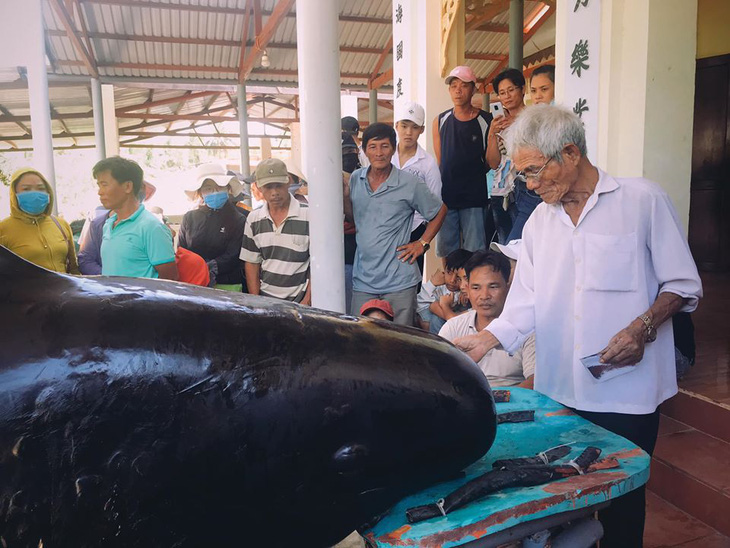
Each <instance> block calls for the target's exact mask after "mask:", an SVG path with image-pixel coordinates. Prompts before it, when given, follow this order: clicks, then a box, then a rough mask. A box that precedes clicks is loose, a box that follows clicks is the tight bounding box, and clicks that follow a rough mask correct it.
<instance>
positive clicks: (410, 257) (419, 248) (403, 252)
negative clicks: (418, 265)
mask: <svg viewBox="0 0 730 548" xmlns="http://www.w3.org/2000/svg"><path fill="white" fill-rule="evenodd" d="M396 251H399V252H400V255H398V260H399V261H403V262H406V261H407V262H408V263H409V264H413V261H415V260H416V259H417V258H418V257H420V256H421V255H423V254H424V253H426V250H425V249H424V248H423V244H421V242H411V243H409V244H406V245H402V246H400V247H399V248H398V249H396Z"/></svg>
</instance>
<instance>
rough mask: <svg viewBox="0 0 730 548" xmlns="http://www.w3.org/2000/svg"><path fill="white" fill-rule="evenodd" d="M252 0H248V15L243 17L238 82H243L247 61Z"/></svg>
mask: <svg viewBox="0 0 730 548" xmlns="http://www.w3.org/2000/svg"><path fill="white" fill-rule="evenodd" d="M251 10H252V6H251V0H246V15H245V16H244V17H243V29H242V30H241V53H240V55H239V57H238V83H239V84H242V83H243V82H244V80H245V78H244V77H243V66H244V64H245V62H246V48H247V47H248V28H249V27H250V26H251Z"/></svg>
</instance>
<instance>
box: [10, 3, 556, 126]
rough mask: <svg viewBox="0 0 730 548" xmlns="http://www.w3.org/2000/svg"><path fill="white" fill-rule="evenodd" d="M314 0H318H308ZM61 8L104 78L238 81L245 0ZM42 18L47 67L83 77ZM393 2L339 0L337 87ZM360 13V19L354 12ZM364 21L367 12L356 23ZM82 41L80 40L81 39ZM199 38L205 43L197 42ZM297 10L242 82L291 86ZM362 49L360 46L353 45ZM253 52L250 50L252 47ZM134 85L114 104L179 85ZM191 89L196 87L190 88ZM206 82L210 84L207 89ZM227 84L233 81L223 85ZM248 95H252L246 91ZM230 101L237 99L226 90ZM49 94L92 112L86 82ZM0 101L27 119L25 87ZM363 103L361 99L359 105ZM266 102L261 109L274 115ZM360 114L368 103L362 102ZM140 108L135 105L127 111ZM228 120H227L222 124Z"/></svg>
mask: <svg viewBox="0 0 730 548" xmlns="http://www.w3.org/2000/svg"><path fill="white" fill-rule="evenodd" d="M277 1H278V0H262V1H261V7H262V24H263V25H264V26H265V25H266V23H267V21H268V19H269V16H268V14H270V13H271V12H272V11H273V10H274V9H275V7H276V5H277ZM312 1H316V0H312ZM60 3H61V4H63V5H64V6H68V5H74V6H75V5H78V6H79V7H80V10H81V13H79V11H78V10H76V9H73V10H72V12H71V13H70V16H71V19H72V21H73V24H74V26H75V27H76V28H77V29H82V28H86V29H88V31H89V33H90V34H91V38H90V41H91V44H92V50H93V58H94V59H95V62H96V63H97V65H98V71H99V74H100V75H101V76H102V77H117V78H146V79H153V78H154V79H160V78H164V79H169V80H170V81H174V80H177V79H184V82H186V83H187V84H185V85H188V86H189V85H190V82H195V81H200V82H201V86H200V87H199V88H197V89H198V90H199V89H206V86H208V85H209V84H210V82H211V81H215V82H217V84H224V83H230V85H231V86H233V85H235V84H236V83H237V82H238V70H239V61H240V52H241V49H240V41H241V36H242V28H243V25H244V19H245V16H244V10H245V7H246V4H247V2H246V0H80V1H79V2H78V4H74V3H73V2H72V3H68V2H63V1H61V2H60ZM541 5H542V3H541V2H538V1H535V0H526V2H525V18H526V19H528V18H529V17H530V16H531V15H532V14H533V12H534V10H535V8H536V7H538V6H541ZM43 17H44V23H45V26H46V29H47V38H48V44H49V47H48V48H47V49H48V57H49V60H50V62H51V65H52V66H51V70H50V72H52V73H53V74H56V75H68V76H78V77H83V76H88V75H89V71H88V69H87V67H86V65H85V63H84V59H83V57H82V56H81V55H80V53H79V52H78V51H77V50H76V48H75V47H74V44H73V42H72V41H71V40H70V39H69V37H68V36H67V35H66V31H65V27H64V25H63V24H62V21H61V18H60V17H59V15H58V14H57V13H56V11H55V10H54V9H53V8H52V7H51V5H50V2H49V0H43ZM391 17H392V1H391V0H370V1H365V2H363V1H362V0H340V23H339V42H340V46H341V48H344V51H342V50H341V52H340V70H341V74H342V82H343V84H344V85H353V86H358V85H359V86H364V85H366V84H367V82H368V78H369V76H370V74H371V73H372V72H373V69H374V67H375V65H376V62H377V60H378V58H379V57H380V53H381V52H382V50H383V48H384V47H385V45H386V44H387V43H388V41H389V39H390V38H391V31H392V25H391V24H390V20H391ZM357 18H360V19H357ZM362 18H366V20H363V19H362ZM508 20H509V13H508V12H506V11H505V12H503V13H501V14H499V15H498V16H496V17H495V18H493V19H492V21H491V23H492V24H493V25H494V24H500V25H505V24H507V22H508ZM254 26H255V22H254V17H251V18H250V23H249V30H248V41H249V44H251V43H252V40H253V36H254ZM554 36H555V30H554V17H552V18H551V20H549V21H548V22H547V23H545V24H544V25H543V28H542V29H541V30H540V31H539V32H538V33H537V34H536V35H535V36H533V37H532V39H531V40H530V41H528V42H527V43H526V45H525V51H524V54H525V56H528V55H531V54H532V53H535V52H536V51H538V50H541V49H544V48H547V47H549V46H551V45H553V44H554ZM82 41H84V38H83V37H82ZM201 42H206V43H201ZM296 42H297V36H296V17H295V10H294V9H292V11H291V13H289V14H288V15H287V16H285V17H284V18H283V19H282V21H281V22H280V24H279V26H278V27H277V29H276V31H275V33H274V35H273V37H272V40H271V42H270V43H269V45H267V47H266V51H267V55H268V58H269V61H270V66H269V67H268V68H263V67H261V66H260V59H257V60H256V63H255V66H254V68H253V70H252V72H251V74H250V76H249V78H248V80H247V86H248V89H249V90H251V89H253V88H255V87H256V86H268V88H269V89H271V88H272V86H275V87H278V88H280V87H281V84H282V83H284V84H285V85H286V86H287V87H289V86H290V87H292V88H296V82H297V74H296V71H297V51H296ZM508 48H509V36H508V34H507V33H505V32H493V31H489V32H488V31H480V30H475V31H472V32H468V33H467V35H466V51H467V52H468V53H477V54H491V55H507V54H508ZM352 49H356V50H357V49H359V50H362V51H352ZM249 51H250V50H249ZM467 62H468V64H469V65H471V66H472V67H473V68H474V70H475V72H476V74H477V76H478V77H480V78H484V77H486V76H488V75H490V74H491V73H492V72H493V71H495V70H496V69H497V68H498V67H499V66H501V64H502V63H501V62H500V61H496V60H480V59H468V60H467ZM391 66H392V56H391V55H390V54H388V55H387V56H386V58H385V60H384V63H383V64H382V67H381V69H380V71H381V72H383V71H386V70H388V69H389V68H390V67H391ZM129 85H130V86H134V87H124V86H121V85H116V90H115V101H116V107H117V108H118V109H120V108H125V107H130V106H132V105H137V104H141V103H144V102H145V101H148V100H149V99H150V97H153V99H154V100H155V101H160V100H165V99H173V98H176V97H180V98H181V101H182V97H183V94H184V91H185V90H184V87H183V85H182V84H181V85H179V86H174V87H175V88H176V89H155V90H154V92H153V93H151V92H150V90H149V89H144V87H140V86H144V84H143V83H142V84H137V83H135V84H131V83H130V84H129ZM193 89H196V88H193ZM208 89H210V88H208ZM229 89H230V90H231V91H232V90H233V87H231V88H229ZM282 93H283V94H284V95H281V94H280V95H279V96H277V100H278V101H280V102H290V101H292V100H293V98H294V95H291V94H289V95H286V91H282ZM249 96H251V95H249ZM232 99H233V101H234V103H235V100H236V98H235V96H233V97H232ZM50 100H51V104H52V106H53V108H54V109H55V112H57V113H58V114H59V115H61V116H63V115H64V114H66V115H68V114H78V113H89V112H90V111H91V94H90V88H89V85H88V84H87V83H83V84H79V85H78V86H74V87H68V86H63V87H61V86H51V88H50ZM230 103H231V99H230V98H229V96H228V95H227V94H226V93H221V94H218V95H217V96H214V95H209V96H205V97H200V98H194V99H192V100H189V101H187V102H185V103H184V104H183V103H182V102H176V101H172V102H167V103H166V104H164V105H160V106H155V107H153V108H152V109H151V110H150V112H152V113H154V114H158V115H170V114H196V113H200V112H202V111H204V110H205V109H206V108H211V109H214V110H215V109H219V108H224V107H231V108H233V107H232V106H231V104H230ZM0 105H3V106H4V107H5V108H7V109H8V110H9V111H10V112H12V114H13V115H17V116H27V115H28V101H27V91H26V90H24V89H22V88H21V89H19V88H18V86H17V85H15V86H11V89H4V85H3V84H0ZM363 105H366V101H363V102H362V103H361V107H362V106H363ZM263 111H264V109H263V108H262V106H261V104H255V105H253V106H251V107H250V109H249V112H250V116H251V117H254V118H260V117H263V115H264V112H263ZM272 111H273V109H272V108H270V106H267V108H266V114H267V115H269V116H270V115H271V112H272ZM361 111H363V112H366V108H364V109H361ZM131 112H140V111H131ZM218 112H220V113H222V114H223V115H225V116H229V115H230V116H233V115H234V111H233V110H228V111H226V110H221V111H218ZM293 115H294V113H293V112H292V111H291V110H288V109H281V110H280V111H279V112H277V113H276V116H277V117H282V118H286V117H289V118H291V117H292V116H293ZM378 115H379V119H383V120H388V119H392V111H391V110H390V109H389V108H387V107H385V106H383V105H379V107H378ZM142 122H143V120H142V119H140V118H120V119H119V127H120V129H121V131H122V132H123V131H124V130H125V129H126V128H129V127H131V126H137V125H139V124H141V123H142ZM63 123H64V124H65V127H66V128H68V129H69V131H72V132H79V133H89V134H90V133H93V121H92V120H91V118H86V119H84V118H69V119H65V120H64V121H63ZM225 123H226V124H227V122H225ZM186 125H190V123H189V122H184V123H181V122H178V121H175V120H169V121H165V123H161V122H160V123H156V124H155V125H154V128H153V129H155V130H159V129H164V128H167V127H172V128H176V127H179V126H186ZM53 129H54V132H55V133H60V132H62V131H64V127H63V125H62V123H61V121H59V120H54V121H53ZM20 133H22V131H21V129H20V127H19V126H18V125H17V124H15V123H7V122H1V123H0V135H4V136H7V135H16V136H17V135H19V134H20Z"/></svg>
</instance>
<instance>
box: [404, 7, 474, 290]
mask: <svg viewBox="0 0 730 548" xmlns="http://www.w3.org/2000/svg"><path fill="white" fill-rule="evenodd" d="M399 6H400V10H399V9H398V8H399ZM399 11H400V13H399ZM399 18H400V21H399V20H398V19H399ZM462 26H463V25H462ZM462 30H463V29H462ZM462 34H463V33H462ZM438 36H441V0H394V1H393V49H394V52H395V57H396V59H395V62H394V63H393V82H397V81H398V80H399V79H400V80H401V89H402V91H403V95H402V96H400V97H395V105H396V109H397V105H398V104H399V102H400V101H415V102H417V103H419V104H420V105H422V106H423V108H424V110H425V111H426V130H425V131H424V133H423V135H421V137H420V138H419V143H420V144H421V146H423V147H424V148H425V149H426V150H428V152H429V153H431V154H433V136H432V123H433V120H434V118H435V117H436V116H438V114H439V113H441V112H443V111H445V110H448V109H449V108H452V107H453V104H452V103H451V98H450V96H449V91H448V87H447V86H446V84H445V83H444V78H443V77H442V76H441V68H440V67H441V44H440V41H439V40H438V39H434V38H433V37H438ZM401 41H402V58H401V59H398V58H397V57H398V53H397V50H398V44H400V43H401ZM459 44H460V42H459V39H457V40H455V41H453V42H452V44H451V46H450V47H451V49H454V50H455V51H453V52H451V55H450V57H451V58H453V59H458V58H459V52H458V48H459ZM463 55H464V52H463V48H462V50H461V59H462V60H463ZM454 66H456V65H454ZM452 68H453V66H449V67H448V70H449V71H450V70H451V69H452ZM395 94H397V90H396V91H395V92H394V95H395ZM435 247H436V246H431V249H430V250H429V252H428V253H427V254H426V259H425V261H426V262H425V265H424V269H423V272H424V279H428V277H429V276H430V275H431V273H433V271H434V270H436V268H439V267H440V266H441V264H440V263H441V261H440V260H438V259H437V258H436V254H435Z"/></svg>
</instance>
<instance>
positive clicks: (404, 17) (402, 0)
mask: <svg viewBox="0 0 730 548" xmlns="http://www.w3.org/2000/svg"><path fill="white" fill-rule="evenodd" d="M418 1H420V0H393V4H392V6H393V8H392V9H393V99H394V100H395V102H396V103H399V102H402V101H405V100H407V99H409V98H410V96H411V93H412V89H411V86H412V85H413V84H412V82H411V58H410V56H411V55H412V50H413V46H412V44H413V36H412V32H413V29H412V17H413V16H412V13H413V6H414V2H418Z"/></svg>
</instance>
